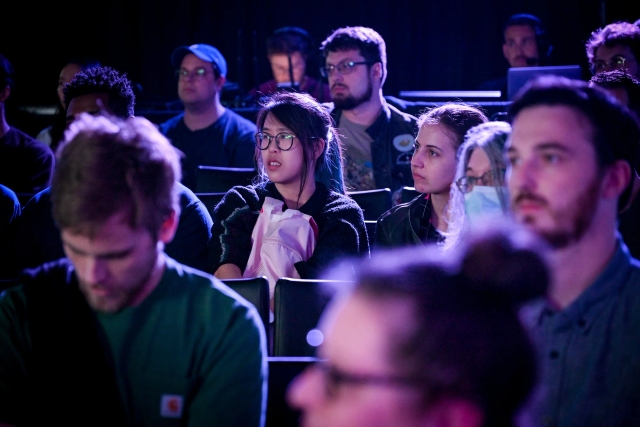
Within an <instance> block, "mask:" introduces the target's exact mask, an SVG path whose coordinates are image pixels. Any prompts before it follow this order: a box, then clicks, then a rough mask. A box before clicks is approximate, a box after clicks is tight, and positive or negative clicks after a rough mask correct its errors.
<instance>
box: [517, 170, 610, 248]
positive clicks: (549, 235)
mask: <svg viewBox="0 0 640 427" xmlns="http://www.w3.org/2000/svg"><path fill="white" fill-rule="evenodd" d="M600 179H601V176H600V174H598V175H597V176H596V177H594V179H593V182H591V183H590V184H589V186H588V187H587V188H586V189H585V190H584V191H583V192H582V193H581V194H579V195H578V197H577V198H576V200H575V202H574V203H571V204H569V205H568V209H565V210H564V211H562V212H560V211H555V210H552V209H551V208H549V204H548V203H547V201H546V200H544V199H542V198H540V197H539V196H535V195H532V194H530V193H522V194H519V195H518V197H517V198H516V199H515V203H516V204H517V203H518V201H519V200H520V199H522V198H533V199H536V200H538V201H540V202H541V203H544V205H545V206H546V208H547V211H548V212H549V214H550V216H551V218H552V221H553V223H554V224H555V225H556V229H554V230H534V231H535V232H536V233H537V234H538V235H539V236H540V237H542V238H543V239H544V240H546V241H547V243H549V245H551V247H553V248H554V249H562V248H566V247H567V246H569V245H571V244H573V243H575V242H578V241H580V239H582V237H583V236H584V234H585V233H586V232H587V230H589V227H590V226H591V223H592V222H593V218H594V216H595V214H596V210H597V208H598V199H599V198H600ZM567 220H568V221H569V227H565V228H561V226H562V225H563V224H566V223H567ZM522 222H523V223H525V224H531V225H535V221H533V220H531V219H527V218H524V219H523V220H522Z"/></svg>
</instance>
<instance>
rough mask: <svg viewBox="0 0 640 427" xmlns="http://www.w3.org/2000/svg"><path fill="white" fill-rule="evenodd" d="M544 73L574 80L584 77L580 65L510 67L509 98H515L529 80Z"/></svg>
mask: <svg viewBox="0 0 640 427" xmlns="http://www.w3.org/2000/svg"><path fill="white" fill-rule="evenodd" d="M542 74H553V75H557V76H563V77H567V78H570V79H574V80H581V79H582V69H581V68H580V66H579V65H555V66H546V67H522V68H509V70H508V71H507V99H509V101H511V100H513V98H514V97H515V96H516V93H518V91H519V90H520V89H521V88H522V87H523V86H524V85H525V84H526V83H527V82H528V81H529V80H531V79H533V78H535V77H537V76H539V75H542Z"/></svg>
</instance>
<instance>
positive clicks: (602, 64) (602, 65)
mask: <svg viewBox="0 0 640 427" xmlns="http://www.w3.org/2000/svg"><path fill="white" fill-rule="evenodd" d="M634 61H635V59H629V58H625V57H624V56H622V55H616V56H614V57H613V58H611V59H610V60H609V61H601V60H597V61H593V64H591V67H590V68H591V73H593V74H597V73H601V72H603V71H613V70H622V69H624V68H626V64H627V63H628V62H634Z"/></svg>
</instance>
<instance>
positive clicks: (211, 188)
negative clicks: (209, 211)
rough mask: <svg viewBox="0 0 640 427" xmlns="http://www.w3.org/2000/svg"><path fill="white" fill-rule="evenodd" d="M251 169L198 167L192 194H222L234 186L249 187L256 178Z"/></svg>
mask: <svg viewBox="0 0 640 427" xmlns="http://www.w3.org/2000/svg"><path fill="white" fill-rule="evenodd" d="M256 174H257V173H256V170H255V169H253V168H229V167H222V166H204V165H200V166H198V169H197V170H196V188H195V190H194V193H224V192H227V191H229V190H230V189H231V187H233V186H235V185H250V184H251V181H252V180H253V178H254V177H255V176H256Z"/></svg>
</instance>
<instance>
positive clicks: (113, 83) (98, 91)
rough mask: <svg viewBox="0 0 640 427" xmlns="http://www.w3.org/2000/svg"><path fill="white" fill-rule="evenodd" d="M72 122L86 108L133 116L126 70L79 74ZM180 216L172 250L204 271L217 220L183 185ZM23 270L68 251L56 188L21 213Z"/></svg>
mask: <svg viewBox="0 0 640 427" xmlns="http://www.w3.org/2000/svg"><path fill="white" fill-rule="evenodd" d="M64 95H65V104H66V105H67V106H68V108H67V110H66V111H67V115H68V122H69V123H72V122H73V121H74V120H75V118H76V117H77V116H79V115H80V114H82V113H89V114H92V115H98V114H101V113H102V112H106V113H108V114H111V115H115V116H118V117H120V118H123V119H124V118H128V117H133V112H134V106H135V94H134V92H133V89H132V85H131V81H130V80H129V79H128V78H127V76H126V74H124V73H120V72H119V71H117V70H115V69H113V68H111V67H105V66H103V67H94V68H91V69H87V70H85V71H81V72H80V73H78V74H76V76H75V77H74V78H73V80H72V81H71V83H69V84H68V85H66V86H65V89H64ZM177 187H178V196H179V203H180V212H179V214H180V220H179V222H178V229H177V231H176V234H175V236H174V238H173V239H172V240H171V241H170V242H168V243H167V245H166V248H165V251H166V253H167V255H169V256H170V257H172V258H174V259H175V260H176V261H178V262H180V263H182V264H186V265H188V266H190V267H194V268H197V269H199V270H206V268H207V255H208V250H209V249H208V244H209V239H210V237H211V226H212V224H213V223H212V220H211V215H210V214H209V211H208V210H207V208H206V207H205V206H204V204H203V203H202V202H201V201H200V200H199V199H198V198H197V197H196V196H195V194H194V193H193V192H192V191H191V190H189V189H188V188H187V187H185V186H184V185H182V184H178V186H177ZM17 254H18V264H19V267H20V268H21V269H23V268H27V267H36V266H38V265H40V264H42V263H44V262H47V261H53V260H57V259H59V258H61V257H63V256H64V251H63V248H62V241H61V240H60V232H59V230H58V228H57V227H56V224H55V223H54V221H53V217H52V216H51V188H47V189H45V190H43V191H41V192H40V193H38V194H36V195H35V196H34V197H33V198H32V199H31V200H30V201H29V202H28V203H27V204H26V205H25V207H24V210H23V215H21V217H20V239H19V241H18V242H17Z"/></svg>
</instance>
